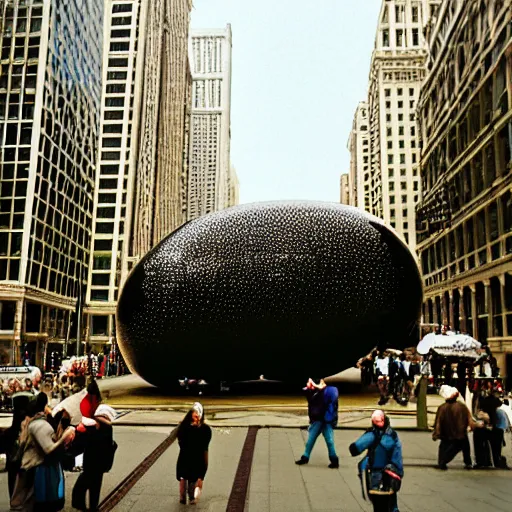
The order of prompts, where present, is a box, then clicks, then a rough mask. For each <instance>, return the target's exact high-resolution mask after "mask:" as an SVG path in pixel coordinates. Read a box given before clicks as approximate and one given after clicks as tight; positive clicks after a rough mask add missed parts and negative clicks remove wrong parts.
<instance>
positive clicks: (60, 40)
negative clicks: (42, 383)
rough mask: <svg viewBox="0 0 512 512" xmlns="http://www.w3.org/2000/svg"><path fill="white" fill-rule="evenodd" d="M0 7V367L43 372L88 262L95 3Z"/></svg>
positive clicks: (99, 10)
mask: <svg viewBox="0 0 512 512" xmlns="http://www.w3.org/2000/svg"><path fill="white" fill-rule="evenodd" d="M0 7H1V11H0V16H1V39H2V47H1V48H2V49H1V59H0V66H1V73H0V128H1V130H0V137H1V139H0V150H1V152H0V160H1V173H2V175H1V192H0V330H1V331H2V335H1V341H0V347H1V348H0V362H2V363H7V362H11V363H12V362H13V363H19V362H20V361H21V360H22V359H23V360H26V361H27V362H30V363H32V364H39V365H43V364H44V358H45V354H47V353H48V354H49V353H51V352H52V351H54V350H55V351H60V350H59V349H60V348H62V344H63V343H64V341H65V340H66V338H67V337H69V328H70V323H71V322H70V320H71V316H72V313H73V312H74V310H75V305H76V300H77V296H78V294H79V293H80V291H81V288H82V281H83V279H84V278H85V269H86V267H87V264H88V260H89V247H90V239H91V224H92V203H93V190H94V178H95V171H96V161H97V153H98V151H97V150H98V130H99V121H100V116H99V114H100V97H101V58H102V57H101V48H102V32H101V27H102V24H103V0H69V1H68V2H66V3H64V2H60V1H57V0H45V1H37V0H34V1H32V2H22V1H17V0H15V1H3V2H0ZM45 347H46V349H45Z"/></svg>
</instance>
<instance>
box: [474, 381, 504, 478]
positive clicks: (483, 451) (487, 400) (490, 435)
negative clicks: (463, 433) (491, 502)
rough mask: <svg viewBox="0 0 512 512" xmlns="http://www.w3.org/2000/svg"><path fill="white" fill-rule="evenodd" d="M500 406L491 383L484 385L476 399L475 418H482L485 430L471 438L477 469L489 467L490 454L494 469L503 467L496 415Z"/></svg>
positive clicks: (501, 438)
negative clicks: (476, 409) (476, 410)
mask: <svg viewBox="0 0 512 512" xmlns="http://www.w3.org/2000/svg"><path fill="white" fill-rule="evenodd" d="M501 405H502V402H501V400H500V399H499V398H498V397H497V396H495V394H494V393H493V391H492V385H491V383H490V382H487V383H485V384H484V385H483V388H482V391H481V394H480V397H479V399H478V413H477V417H481V418H482V420H483V421H484V423H485V426H486V428H485V429H482V430H481V431H479V432H478V434H477V432H475V435H474V436H473V443H474V445H475V456H476V466H477V467H479V468H480V467H490V466H491V457H490V454H491V453H492V462H493V465H494V467H495V468H499V467H501V466H502V465H503V461H502V455H501V450H502V443H503V436H502V435H501V433H502V432H501V429H500V428H499V425H498V413H497V411H498V409H500V408H501ZM489 448H490V449H489Z"/></svg>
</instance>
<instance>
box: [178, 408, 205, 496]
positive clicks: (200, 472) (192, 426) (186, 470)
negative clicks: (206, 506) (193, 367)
mask: <svg viewBox="0 0 512 512" xmlns="http://www.w3.org/2000/svg"><path fill="white" fill-rule="evenodd" d="M177 436H178V443H179V446H180V453H179V456H178V462H177V464H176V479H177V480H178V482H179V483H180V503H182V504H186V503H187V496H186V495H187V490H188V498H189V503H190V504H195V503H196V502H197V500H198V499H199V497H200V496H201V492H202V489H203V481H204V477H205V475H206V471H207V469H208V447H209V445H210V441H211V438H212V430H211V428H210V427H209V426H208V425H207V424H206V423H205V422H204V409H203V406H202V405H201V404H200V403H199V402H196V403H195V404H194V405H193V406H192V409H190V411H188V412H187V414H186V416H185V418H183V421H182V422H181V423H180V425H179V426H178V435H177Z"/></svg>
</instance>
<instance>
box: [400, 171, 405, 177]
mask: <svg viewBox="0 0 512 512" xmlns="http://www.w3.org/2000/svg"><path fill="white" fill-rule="evenodd" d="M400 176H401V177H402V178H403V177H404V176H405V169H400Z"/></svg>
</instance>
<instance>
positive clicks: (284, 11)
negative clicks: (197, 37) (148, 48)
mask: <svg viewBox="0 0 512 512" xmlns="http://www.w3.org/2000/svg"><path fill="white" fill-rule="evenodd" d="M380 4H381V0H314V1H312V0H194V9H193V11H192V27H193V28H222V27H225V26H226V24H227V23H231V28H232V31H233V66H232V69H233V76H232V104H231V107H232V110H231V161H232V162H233V164H234V166H235V167H236V169H237V173H238V178H239V180H240V202H241V203H248V202H253V201H266V200H274V199H314V200H321V201H336V202H338V201H339V177H340V174H341V173H343V172H348V170H349V164H350V154H349V152H348V150H347V148H346V146H347V140H348V136H349V133H350V129H351V126H352V119H353V114H354V111H355V108H356V106H357V103H358V102H359V101H361V100H364V99H366V94H367V90H366V89H367V84H368V73H369V66H370V58H371V52H372V49H373V44H374V39H375V32H376V28H377V19H378V15H379V10H380Z"/></svg>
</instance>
